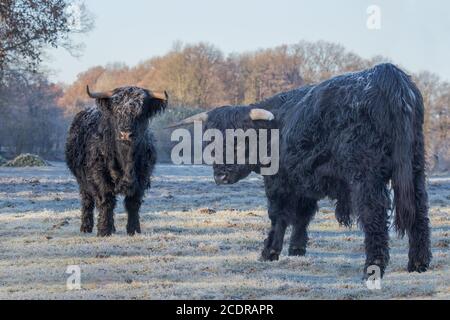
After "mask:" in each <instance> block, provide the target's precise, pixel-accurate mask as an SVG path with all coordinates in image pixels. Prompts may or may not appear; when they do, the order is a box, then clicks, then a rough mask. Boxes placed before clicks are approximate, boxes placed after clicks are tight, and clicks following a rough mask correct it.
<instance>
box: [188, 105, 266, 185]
mask: <svg viewBox="0 0 450 320" xmlns="http://www.w3.org/2000/svg"><path fill="white" fill-rule="evenodd" d="M198 120H200V121H203V123H204V130H205V131H206V130H208V129H215V130H219V131H220V132H221V133H222V136H223V137H224V141H223V147H224V150H223V155H224V159H223V163H224V164H217V163H216V164H213V169H214V180H215V182H216V183H217V184H219V185H223V184H234V183H237V182H238V181H240V180H242V179H245V178H246V177H247V176H248V175H249V174H250V173H252V172H257V173H259V165H258V164H250V163H251V162H250V159H249V155H250V153H249V147H250V145H249V144H250V142H251V141H250V139H245V164H238V159H237V155H238V151H237V148H238V147H239V146H238V143H237V139H235V141H234V143H233V145H234V152H233V154H234V161H233V163H228V162H227V161H226V160H227V159H226V156H225V155H226V154H227V150H226V148H227V143H226V141H225V140H226V137H227V130H229V129H231V130H238V129H242V130H243V132H248V130H249V129H255V132H258V130H259V129H268V128H270V127H271V126H272V124H271V122H272V120H274V116H273V114H272V113H270V112H268V111H266V110H263V109H255V108H250V107H243V106H242V107H233V106H226V107H221V108H217V109H214V110H212V111H210V112H208V113H203V114H200V115H197V116H194V117H191V118H189V119H186V120H184V121H182V123H180V124H187V123H190V122H193V121H198ZM257 139H258V138H257ZM256 141H258V140H256ZM253 142H254V141H253ZM253 147H255V146H253Z"/></svg>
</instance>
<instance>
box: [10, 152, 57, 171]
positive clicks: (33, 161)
mask: <svg viewBox="0 0 450 320" xmlns="http://www.w3.org/2000/svg"><path fill="white" fill-rule="evenodd" d="M49 165H50V164H49V163H48V162H47V161H45V160H44V159H42V158H41V157H39V156H37V155H34V154H28V153H27V154H21V155H20V156H18V157H17V158H15V159H14V160H11V161H9V162H7V163H6V164H5V166H6V167H15V168H21V167H46V166H49Z"/></svg>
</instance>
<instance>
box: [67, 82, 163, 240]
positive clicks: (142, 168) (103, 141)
mask: <svg viewBox="0 0 450 320" xmlns="http://www.w3.org/2000/svg"><path fill="white" fill-rule="evenodd" d="M166 104H167V103H166V102H165V101H163V100H159V99H154V98H152V97H151V95H150V93H149V92H148V91H147V90H144V89H140V88H136V87H125V88H119V89H116V90H114V94H113V95H112V97H111V98H105V99H96V107H93V108H91V109H88V110H85V111H82V112H80V113H79V114H77V115H76V117H75V119H74V121H73V123H72V126H71V128H70V131H69V136H68V138H67V145H66V161H67V165H68V167H69V168H70V170H71V171H72V173H73V174H74V176H75V177H76V179H77V181H78V184H79V186H80V194H81V204H82V217H81V219H82V224H81V232H85V233H91V232H92V230H93V227H94V206H95V207H97V210H98V212H99V217H98V225H97V228H98V236H110V235H111V234H112V233H113V232H114V231H115V228H114V208H115V205H116V195H118V194H122V195H125V201H124V205H125V209H126V211H127V213H128V224H127V233H128V234H129V235H134V234H135V233H136V232H137V233H140V232H141V228H140V223H139V209H140V206H141V202H142V198H143V196H144V192H145V190H146V189H147V188H149V187H150V176H151V173H152V171H153V167H154V164H155V162H156V152H155V147H154V142H153V137H152V134H151V132H150V129H149V119H150V118H151V117H153V116H154V115H155V114H156V113H158V112H160V111H162V110H164V109H165V107H166ZM124 133H126V137H127V138H128V139H124V137H125V136H124Z"/></svg>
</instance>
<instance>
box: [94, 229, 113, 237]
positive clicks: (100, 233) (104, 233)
mask: <svg viewBox="0 0 450 320" xmlns="http://www.w3.org/2000/svg"><path fill="white" fill-rule="evenodd" d="M112 234H113V232H112V230H98V231H97V237H101V238H105V237H111V236H112Z"/></svg>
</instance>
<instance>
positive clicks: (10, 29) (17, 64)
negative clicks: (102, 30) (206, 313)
mask: <svg viewBox="0 0 450 320" xmlns="http://www.w3.org/2000/svg"><path fill="white" fill-rule="evenodd" d="M92 26H93V20H92V18H91V17H90V15H89V13H88V11H87V10H86V7H85V6H84V5H83V4H82V5H79V6H77V7H75V4H74V3H73V2H72V1H71V0H2V1H1V2H0V39H1V41H0V78H3V77H2V76H4V73H5V72H7V71H9V70H11V69H14V70H21V71H36V69H37V67H38V65H39V64H40V62H41V61H42V51H43V49H44V48H46V47H48V46H51V47H55V48H56V47H59V46H63V47H65V48H67V49H68V50H70V51H71V52H75V50H76V49H79V45H77V44H74V43H73V42H71V41H70V35H71V34H73V33H82V32H86V31H88V30H89V29H90V28H92Z"/></svg>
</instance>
